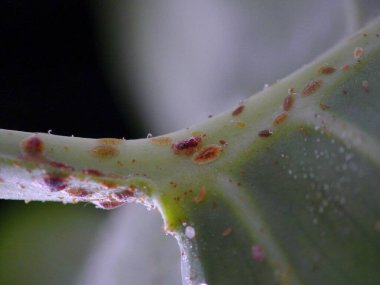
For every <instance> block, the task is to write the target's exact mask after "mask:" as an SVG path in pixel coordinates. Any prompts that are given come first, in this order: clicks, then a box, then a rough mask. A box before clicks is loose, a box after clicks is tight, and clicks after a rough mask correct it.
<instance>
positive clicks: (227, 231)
mask: <svg viewBox="0 0 380 285" xmlns="http://www.w3.org/2000/svg"><path fill="white" fill-rule="evenodd" d="M231 233H232V229H231V228H225V229H224V231H223V233H222V236H223V237H227V236H229V235H230V234H231Z"/></svg>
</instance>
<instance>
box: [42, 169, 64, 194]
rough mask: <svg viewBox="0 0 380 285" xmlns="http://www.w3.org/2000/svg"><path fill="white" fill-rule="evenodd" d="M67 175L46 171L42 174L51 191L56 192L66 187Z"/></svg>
mask: <svg viewBox="0 0 380 285" xmlns="http://www.w3.org/2000/svg"><path fill="white" fill-rule="evenodd" d="M66 178H67V176H66V175H62V174H58V173H48V174H46V175H44V177H43V180H44V182H45V184H46V186H48V187H49V189H50V191H51V192H58V191H61V190H64V189H65V188H66V187H67V181H66Z"/></svg>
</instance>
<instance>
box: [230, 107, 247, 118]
mask: <svg viewBox="0 0 380 285" xmlns="http://www.w3.org/2000/svg"><path fill="white" fill-rule="evenodd" d="M243 110H244V105H240V106H239V107H237V108H236V109H235V110H234V111H233V112H232V116H234V117H235V116H237V115H240V114H241V113H242V112H243Z"/></svg>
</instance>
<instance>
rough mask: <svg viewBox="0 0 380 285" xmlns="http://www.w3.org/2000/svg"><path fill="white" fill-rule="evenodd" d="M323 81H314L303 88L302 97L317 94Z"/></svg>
mask: <svg viewBox="0 0 380 285" xmlns="http://www.w3.org/2000/svg"><path fill="white" fill-rule="evenodd" d="M322 83H323V81H322V80H320V79H319V80H312V81H310V82H309V83H308V84H306V86H305V87H304V88H303V90H302V92H301V95H302V97H306V96H309V95H311V94H313V93H315V92H317V91H318V90H319V89H320V88H321V87H322Z"/></svg>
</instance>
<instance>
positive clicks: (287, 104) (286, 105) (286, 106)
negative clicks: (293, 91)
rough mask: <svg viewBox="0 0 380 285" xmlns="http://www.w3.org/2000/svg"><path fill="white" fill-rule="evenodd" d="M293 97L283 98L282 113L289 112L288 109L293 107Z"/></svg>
mask: <svg viewBox="0 0 380 285" xmlns="http://www.w3.org/2000/svg"><path fill="white" fill-rule="evenodd" d="M294 101H295V99H294V96H293V95H288V96H286V97H285V98H284V102H283V103H282V109H284V111H290V109H292V108H293V105H294Z"/></svg>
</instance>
